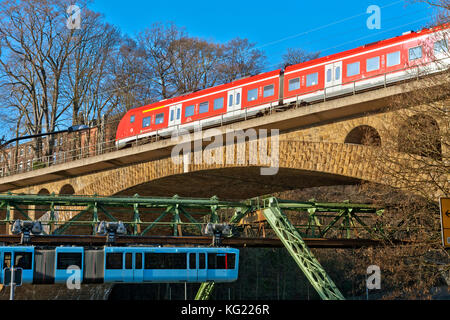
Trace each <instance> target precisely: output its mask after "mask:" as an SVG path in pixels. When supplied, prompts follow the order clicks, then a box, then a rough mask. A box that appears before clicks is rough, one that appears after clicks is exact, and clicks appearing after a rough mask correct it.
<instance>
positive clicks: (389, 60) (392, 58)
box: [386, 51, 400, 67]
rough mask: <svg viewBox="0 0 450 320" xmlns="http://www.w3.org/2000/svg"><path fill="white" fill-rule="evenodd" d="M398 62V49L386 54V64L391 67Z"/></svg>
mask: <svg viewBox="0 0 450 320" xmlns="http://www.w3.org/2000/svg"><path fill="white" fill-rule="evenodd" d="M398 64H400V51H396V52H392V53H388V54H387V55H386V66H388V67H392V66H396V65H398Z"/></svg>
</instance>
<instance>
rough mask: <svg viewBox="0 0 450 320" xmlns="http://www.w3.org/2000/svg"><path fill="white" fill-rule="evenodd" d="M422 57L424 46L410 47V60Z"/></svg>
mask: <svg viewBox="0 0 450 320" xmlns="http://www.w3.org/2000/svg"><path fill="white" fill-rule="evenodd" d="M420 58H422V46H418V47H414V48H410V49H409V61H413V60H417V59H420Z"/></svg>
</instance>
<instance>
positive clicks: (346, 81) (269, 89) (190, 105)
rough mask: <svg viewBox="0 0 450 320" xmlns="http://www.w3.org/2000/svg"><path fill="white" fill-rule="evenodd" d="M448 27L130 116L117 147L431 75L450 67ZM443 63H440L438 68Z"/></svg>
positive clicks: (171, 101)
mask: <svg viewBox="0 0 450 320" xmlns="http://www.w3.org/2000/svg"><path fill="white" fill-rule="evenodd" d="M447 39H448V25H443V26H439V27H435V28H432V29H423V30H421V31H419V32H406V33H404V34H403V35H401V36H398V37H395V38H391V39H387V40H382V41H378V42H374V43H370V44H367V45H364V46H361V47H359V48H355V49H351V50H347V51H345V52H341V53H337V54H333V55H329V56H326V57H321V58H318V59H315V60H311V61H307V62H304V63H300V64H297V65H292V66H288V67H286V68H285V70H283V71H282V70H274V71H271V72H266V73H262V74H259V75H256V76H253V77H248V78H245V79H240V80H236V81H233V82H230V83H228V84H224V85H220V86H216V87H213V88H208V89H205V90H200V91H198V92H195V93H192V94H188V95H184V96H180V97H176V98H172V99H169V100H164V101H160V102H157V103H154V104H152V105H149V106H144V107H140V108H136V109H132V110H130V111H129V112H128V113H127V114H126V115H125V116H124V118H123V119H122V120H121V122H120V124H119V127H118V130H117V136H116V144H117V146H118V147H123V146H125V145H127V143H129V142H131V141H133V140H138V139H141V138H144V137H148V136H152V135H159V136H167V135H170V134H171V133H173V132H174V131H178V130H183V129H184V130H193V129H195V127H202V128H205V127H209V126H215V125H221V124H223V123H225V122H227V121H231V120H236V119H247V117H249V116H252V115H255V114H258V113H260V112H262V111H263V110H265V109H268V108H272V107H276V106H278V105H287V104H290V103H294V102H295V103H299V102H307V103H309V102H313V101H320V100H324V99H326V98H328V97H333V96H341V95H345V94H349V93H352V94H354V93H355V92H356V91H360V90H367V89H372V88H376V87H379V86H386V85H388V84H390V83H394V82H398V81H402V80H405V79H410V78H413V77H416V76H417V75H418V74H419V73H420V74H430V73H432V72H438V71H441V70H443V69H444V68H446V67H447V66H448V65H449V63H450V59H449V53H448V41H447ZM437 60H438V62H436V61H437Z"/></svg>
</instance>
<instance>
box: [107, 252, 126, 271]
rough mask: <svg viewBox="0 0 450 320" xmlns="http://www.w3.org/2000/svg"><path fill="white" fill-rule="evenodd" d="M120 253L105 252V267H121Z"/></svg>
mask: <svg viewBox="0 0 450 320" xmlns="http://www.w3.org/2000/svg"><path fill="white" fill-rule="evenodd" d="M122 266H123V262H122V253H107V254H106V269H122Z"/></svg>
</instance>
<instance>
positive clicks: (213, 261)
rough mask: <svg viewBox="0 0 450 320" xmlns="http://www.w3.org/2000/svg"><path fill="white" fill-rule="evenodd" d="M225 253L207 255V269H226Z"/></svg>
mask: <svg viewBox="0 0 450 320" xmlns="http://www.w3.org/2000/svg"><path fill="white" fill-rule="evenodd" d="M225 257H226V255H225V253H208V269H226V264H225V261H226V258H225Z"/></svg>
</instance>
